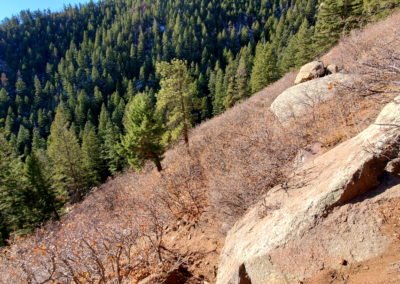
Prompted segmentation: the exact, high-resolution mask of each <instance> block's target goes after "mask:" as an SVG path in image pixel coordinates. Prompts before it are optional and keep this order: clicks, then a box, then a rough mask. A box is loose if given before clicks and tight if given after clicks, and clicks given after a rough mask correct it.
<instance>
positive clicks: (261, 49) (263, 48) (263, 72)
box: [250, 43, 279, 93]
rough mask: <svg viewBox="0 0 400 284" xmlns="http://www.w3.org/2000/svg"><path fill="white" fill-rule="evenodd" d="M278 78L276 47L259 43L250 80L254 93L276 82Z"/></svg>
mask: <svg viewBox="0 0 400 284" xmlns="http://www.w3.org/2000/svg"><path fill="white" fill-rule="evenodd" d="M278 76H279V73H278V70H277V61H276V53H275V50H274V47H273V46H272V45H271V44H270V43H267V44H263V43H259V44H258V45H257V48H256V54H255V57H254V66H253V70H252V73H251V78H250V85H251V90H252V92H253V93H255V92H258V91H260V90H261V89H262V88H264V87H266V86H267V85H268V84H269V83H271V82H273V81H275V80H276V79H277V78H278Z"/></svg>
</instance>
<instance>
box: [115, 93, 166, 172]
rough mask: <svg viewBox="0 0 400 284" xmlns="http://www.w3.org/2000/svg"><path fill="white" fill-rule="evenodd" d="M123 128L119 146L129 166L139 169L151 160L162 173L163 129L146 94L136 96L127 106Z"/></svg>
mask: <svg viewBox="0 0 400 284" xmlns="http://www.w3.org/2000/svg"><path fill="white" fill-rule="evenodd" d="M124 127H125V135H124V136H123V137H122V138H121V145H122V148H123V152H124V153H125V154H126V156H127V158H128V162H129V164H130V165H131V166H133V167H135V168H137V169H140V168H141V167H142V166H143V165H144V162H145V161H146V160H151V161H153V162H154V164H155V165H156V167H157V170H158V171H159V172H160V171H162V166H161V160H162V155H163V153H164V147H163V146H162V144H161V138H162V135H163V128H162V124H161V120H160V118H159V116H158V115H157V114H156V113H155V111H154V110H153V108H152V106H151V103H150V98H149V96H148V95H147V94H144V93H142V94H138V95H136V96H135V97H134V98H133V99H132V101H131V102H130V103H129V104H128V105H127V107H126V111H125V116H124Z"/></svg>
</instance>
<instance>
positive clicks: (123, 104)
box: [0, 0, 399, 239]
mask: <svg viewBox="0 0 400 284" xmlns="http://www.w3.org/2000/svg"><path fill="white" fill-rule="evenodd" d="M398 6H399V3H398V0H384V1H378V0H320V1H317V0H249V1H241V0H200V1H186V0H184V1H181V0H179V1H178V0H103V1H99V2H98V3H94V2H89V3H88V4H84V5H79V6H75V7H73V6H67V7H66V8H65V9H64V10H63V11H61V12H58V13H51V12H49V11H43V12H39V11H36V12H30V11H24V12H21V13H20V15H19V16H17V17H12V18H11V19H7V20H5V21H3V22H2V23H1V24H0V130H1V139H0V142H1V143H2V145H1V149H0V151H2V152H1V155H2V160H1V161H0V163H1V164H2V165H1V166H2V167H5V168H6V169H7V170H5V171H4V172H1V173H0V191H1V192H2V195H1V196H0V206H1V208H2V210H1V213H0V221H1V225H0V226H1V227H0V231H1V234H2V238H3V239H5V238H7V237H8V235H9V233H10V232H13V231H21V230H25V229H26V230H29V228H32V227H34V226H36V225H37V224H39V223H40V222H42V221H43V220H45V219H48V218H52V217H54V218H56V217H57V216H58V212H59V211H60V204H61V205H62V204H64V203H66V202H79V201H80V200H82V198H83V197H84V196H85V194H87V192H88V191H89V190H90V188H91V187H92V186H95V185H97V184H99V183H100V182H102V181H104V180H105V179H106V178H107V177H108V176H110V175H113V174H115V173H116V172H118V171H121V170H122V169H124V167H126V165H127V164H130V165H133V166H136V167H138V166H142V165H143V163H144V161H145V160H152V161H153V162H154V163H155V164H156V166H157V168H158V169H159V170H160V169H161V165H160V163H159V162H160V161H161V159H162V153H163V151H164V149H165V148H166V147H168V146H169V145H171V143H174V142H176V141H177V140H178V139H180V138H181V137H183V139H184V140H185V142H186V144H187V145H189V129H190V128H191V127H192V126H193V125H194V124H196V123H200V122H201V121H202V120H204V119H208V118H210V117H212V116H213V115H217V114H220V113H222V112H223V111H224V110H225V109H227V108H229V107H231V106H233V105H235V104H236V103H237V102H240V101H242V100H243V99H245V98H247V97H249V96H250V95H251V94H252V93H254V92H256V91H259V90H260V89H262V88H263V87H264V86H265V85H267V84H269V83H271V82H273V81H274V80H277V79H278V78H279V77H280V76H281V75H282V74H284V73H285V72H286V71H288V70H290V69H291V68H296V67H299V66H300V65H302V64H304V63H305V62H307V61H308V60H311V59H312V58H314V57H315V56H317V55H319V54H321V53H322V52H324V51H326V50H327V49H328V48H329V47H330V46H332V45H333V44H334V43H335V42H336V41H337V40H338V39H339V37H340V36H342V35H344V34H346V33H347V32H348V31H349V30H350V29H353V28H356V27H359V26H360V24H363V23H366V22H368V21H370V20H372V19H375V18H377V17H380V16H381V15H385V14H387V13H388V11H389V10H390V9H393V8H395V7H398ZM142 93H145V94H146V95H143V94H142ZM138 94H140V95H138ZM136 97H138V98H137V99H136ZM136 108H137V109H136ZM124 117H125V118H124ZM160 129H163V131H162V134H160V131H161V130H160ZM160 135H161V136H162V137H161V136H160ZM121 137H122V141H121ZM160 137H161V140H160ZM3 144H4V145H5V146H4V145H3ZM121 149H125V152H124V151H122V150H121ZM129 149H130V152H129V153H128V152H126V151H127V150H129ZM44 165H46V166H44ZM33 173H34V174H33ZM33 176H35V178H33ZM37 176H38V177H39V178H38V179H36V177H37ZM17 177H23V178H21V179H18V178H17ZM28 193H29V194H39V195H46V198H44V199H43V200H39V199H35V198H36V197H32V198H31V197H29V198H30V200H32V202H31V203H29V202H27V200H28V199H29V198H28V196H29V195H27V194H28ZM32 210H33V211H32ZM35 210H36V211H35ZM37 210H39V211H40V210H42V211H41V213H37V212H38V211H37ZM32 212H36V213H32ZM33 215H36V216H40V217H37V219H35V218H33V217H32V216H33ZM32 218H33V219H32Z"/></svg>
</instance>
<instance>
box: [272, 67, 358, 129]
mask: <svg viewBox="0 0 400 284" xmlns="http://www.w3.org/2000/svg"><path fill="white" fill-rule="evenodd" d="M349 82H351V76H350V75H346V74H341V73H337V74H332V75H328V76H325V77H322V78H318V79H315V80H312V81H308V82H305V83H302V84H299V85H295V86H293V87H291V88H289V89H287V90H286V91H284V92H283V93H282V94H280V95H279V96H278V97H277V98H276V99H275V100H274V102H273V103H272V104H271V110H272V112H273V113H274V114H275V115H276V116H277V117H278V119H279V120H280V121H281V122H284V121H286V120H288V119H290V118H293V117H297V116H299V115H302V114H303V113H304V112H305V111H307V110H308V109H310V108H312V107H314V106H316V105H318V104H320V103H321V102H324V101H327V100H329V99H331V98H332V97H333V96H334V95H335V93H336V92H337V87H338V85H340V84H342V85H343V84H347V83H349Z"/></svg>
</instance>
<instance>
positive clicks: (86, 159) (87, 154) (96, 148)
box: [82, 122, 104, 187]
mask: <svg viewBox="0 0 400 284" xmlns="http://www.w3.org/2000/svg"><path fill="white" fill-rule="evenodd" d="M100 151H101V146H100V142H99V139H98V137H97V134H96V129H95V127H94V126H93V125H92V124H91V123H90V122H87V123H86V125H85V128H84V130H83V135H82V165H83V168H84V171H85V176H86V183H87V186H88V187H91V186H93V185H96V184H98V183H99V182H100V181H101V173H102V172H103V171H104V170H103V169H102V166H103V161H102V159H101V155H100Z"/></svg>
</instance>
